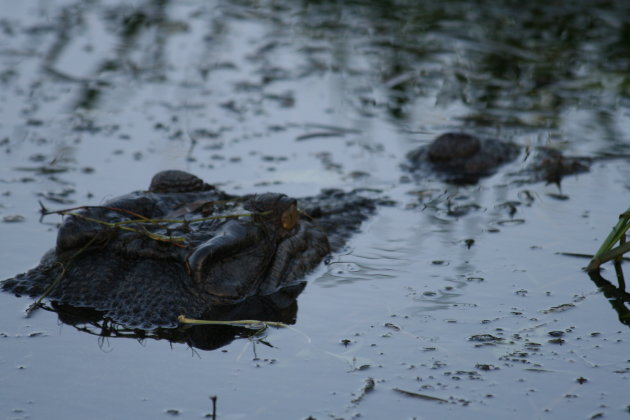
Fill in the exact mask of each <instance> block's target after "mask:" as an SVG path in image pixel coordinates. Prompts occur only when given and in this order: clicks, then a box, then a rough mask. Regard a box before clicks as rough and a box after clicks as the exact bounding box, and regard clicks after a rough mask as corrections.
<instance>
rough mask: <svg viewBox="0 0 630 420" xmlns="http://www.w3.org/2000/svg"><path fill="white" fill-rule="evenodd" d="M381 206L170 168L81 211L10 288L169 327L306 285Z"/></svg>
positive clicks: (349, 196)
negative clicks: (246, 185) (224, 182)
mask: <svg viewBox="0 0 630 420" xmlns="http://www.w3.org/2000/svg"><path fill="white" fill-rule="evenodd" d="M374 208H375V204H374V201H373V200H371V199H368V198H365V197H362V196H360V195H358V194H357V193H353V192H351V193H343V192H341V191H338V190H328V191H324V192H322V193H321V194H320V195H318V196H316V197H311V198H305V199H301V200H295V199H292V198H289V197H287V196H285V195H282V194H272V193H267V194H262V195H253V196H244V197H235V196H230V195H228V194H226V193H223V192H221V191H219V190H217V189H216V188H214V187H213V186H211V185H208V184H206V183H204V182H203V181H202V180H201V179H199V178H197V177H196V176H194V175H191V174H188V173H186V172H181V171H164V172H160V173H158V174H157V175H155V176H154V177H153V180H152V182H151V186H150V188H149V190H148V191H141V192H134V193H131V194H128V195H124V196H121V197H118V198H115V199H113V200H112V201H109V202H107V203H105V204H104V205H102V206H94V207H85V208H82V209H81V210H79V211H76V212H73V215H69V216H68V217H67V218H66V219H65V221H64V222H63V224H62V225H61V227H60V229H59V233H58V236H57V246H56V248H55V249H53V250H51V251H49V252H48V253H47V254H46V255H44V257H43V258H42V261H41V263H40V265H39V266H37V267H36V268H34V269H32V270H30V271H29V272H27V273H24V274H20V275H18V276H16V277H14V278H12V279H8V280H5V281H4V282H3V283H2V288H3V289H4V290H6V291H11V292H13V293H15V294H18V295H22V294H26V295H30V296H38V295H42V294H44V295H46V296H48V297H49V298H50V299H51V300H53V301H57V302H60V303H62V304H67V305H72V306H76V307H89V308H93V309H96V310H98V311H101V312H103V315H104V316H105V317H107V318H111V319H112V320H114V321H115V322H117V323H119V324H122V325H125V326H132V327H142V328H153V327H156V326H164V327H170V326H174V325H175V324H176V320H177V316H178V315H180V314H185V315H187V316H189V317H201V316H203V315H204V313H206V312H207V311H208V310H209V308H212V307H216V306H219V305H233V304H235V303H237V302H239V301H242V300H244V299H247V298H249V297H252V296H257V295H268V294H272V293H274V292H277V291H278V290H280V289H282V288H284V287H288V286H294V285H296V284H299V283H300V282H302V281H303V277H304V275H305V274H306V273H308V272H309V271H311V270H312V269H313V268H315V267H316V266H317V265H318V264H319V263H320V262H321V261H322V260H323V259H324V257H325V256H326V255H328V254H329V253H330V252H331V250H336V249H339V248H340V247H342V246H343V243H344V242H345V240H346V239H347V238H348V237H349V236H350V234H351V233H352V232H353V231H355V230H356V229H358V227H359V225H360V224H361V222H362V221H363V220H364V219H365V218H366V217H367V216H368V215H369V214H370V213H372V212H373V211H374ZM298 209H299V210H298ZM300 212H302V213H303V214H305V215H306V217H300ZM243 214H248V215H243ZM215 216H218V217H216V218H215ZM225 216H231V217H225Z"/></svg>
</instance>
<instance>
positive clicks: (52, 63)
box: [42, 0, 173, 109]
mask: <svg viewBox="0 0 630 420" xmlns="http://www.w3.org/2000/svg"><path fill="white" fill-rule="evenodd" d="M167 5H168V0H147V1H146V3H145V4H143V5H141V6H138V7H135V8H130V7H126V6H119V7H111V8H105V10H102V11H100V14H101V15H102V16H103V19H104V20H105V21H106V22H104V23H105V24H106V25H107V26H108V27H109V31H110V32H111V33H112V34H114V35H115V37H116V38H117V40H116V41H115V48H114V51H113V53H112V55H111V56H105V57H101V58H100V60H99V61H100V62H99V64H98V65H97V67H96V68H95V69H94V70H93V71H92V72H91V73H92V74H91V75H88V76H76V75H72V74H69V73H68V72H66V71H65V70H64V69H61V68H59V67H58V61H59V60H60V59H61V58H62V56H63V55H64V54H65V53H66V52H67V50H68V49H69V48H71V47H72V43H73V42H76V41H77V39H80V37H81V36H83V35H84V32H85V31H88V30H89V28H87V27H86V20H87V19H86V15H87V14H88V13H89V12H94V11H93V10H90V6H89V5H76V4H75V5H72V6H69V7H66V8H64V9H62V10H61V12H60V13H59V16H58V18H57V19H58V21H57V25H56V38H55V40H54V42H53V43H52V45H51V47H50V49H49V50H48V51H47V53H46V54H45V56H44V60H43V63H42V68H43V70H44V71H45V72H46V73H47V74H49V75H51V76H53V77H55V78H57V79H59V80H61V81H65V82H72V83H78V84H80V85H81V86H82V88H81V90H80V91H79V94H78V98H77V99H76V100H75V104H74V108H84V109H91V108H93V107H94V106H95V105H96V103H97V102H98V100H99V99H100V97H101V96H102V89H103V88H104V87H108V86H111V85H112V84H113V83H114V82H113V81H111V80H107V79H108V78H107V77H103V74H105V73H111V72H121V71H124V72H127V73H131V76H138V74H141V73H144V72H152V73H155V74H154V76H155V77H158V78H163V77H164V76H163V75H162V73H163V72H164V71H166V68H167V67H168V66H167V63H166V62H165V54H164V49H165V44H166V38H167V36H168V35H169V34H170V33H171V32H173V31H171V30H169V28H168V25H166V22H167V13H166V8H167ZM165 28H166V29H165ZM143 38H147V39H146V40H143ZM97 41H101V42H102V41H103V40H97ZM134 55H135V56H138V57H136V58H135V60H134V58H133V57H132V56H134ZM138 59H140V60H138ZM140 61H141V62H140Z"/></svg>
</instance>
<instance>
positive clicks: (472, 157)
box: [402, 132, 591, 185]
mask: <svg viewBox="0 0 630 420" xmlns="http://www.w3.org/2000/svg"><path fill="white" fill-rule="evenodd" d="M523 149H524V148H523V147H521V146H519V145H517V144H516V143H512V142H507V141H501V140H497V139H493V138H479V137H476V136H473V135H470V134H466V133H458V132H453V133H445V134H442V135H440V136H438V137H437V138H435V139H434V140H433V141H432V142H431V143H430V144H429V145H426V146H420V147H418V148H416V149H414V150H412V151H411V152H409V153H408V154H407V162H406V163H405V164H403V165H402V166H403V169H405V170H407V171H409V172H412V173H414V174H415V175H417V176H418V177H419V178H422V179H424V178H426V177H427V176H428V177H431V176H433V177H437V178H438V179H440V180H442V181H445V182H448V183H452V184H460V185H467V184H476V183H477V182H478V181H479V180H480V179H481V178H483V177H487V176H490V175H493V174H495V173H496V171H497V170H498V168H499V167H501V166H502V165H504V164H507V163H509V162H513V161H514V160H516V158H517V157H519V156H520V155H521V153H522V152H523ZM524 159H525V160H527V161H528V162H527V165H526V167H525V168H524V169H522V170H520V171H518V172H517V173H515V174H512V175H515V176H516V178H515V179H516V180H517V181H518V182H539V181H545V182H547V183H555V184H558V185H559V184H560V182H561V180H562V178H563V177H564V176H566V175H571V174H577V173H581V172H586V171H588V170H589V166H590V163H591V160H590V159H588V158H584V157H567V156H564V155H563V154H562V153H561V152H560V151H559V150H557V149H555V148H552V147H544V146H541V147H536V148H532V149H529V148H525V158H524Z"/></svg>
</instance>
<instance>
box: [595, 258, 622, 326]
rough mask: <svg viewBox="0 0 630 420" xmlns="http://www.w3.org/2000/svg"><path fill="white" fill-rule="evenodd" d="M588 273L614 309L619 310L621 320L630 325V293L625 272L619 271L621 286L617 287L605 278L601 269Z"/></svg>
mask: <svg viewBox="0 0 630 420" xmlns="http://www.w3.org/2000/svg"><path fill="white" fill-rule="evenodd" d="M620 274H621V276H620ZM588 275H589V277H590V278H591V280H593V282H594V283H595V285H596V286H597V287H599V289H600V290H601V291H602V293H604V296H605V297H606V298H607V299H608V302H610V304H611V305H612V307H613V309H614V310H615V311H617V314H619V321H620V322H621V323H622V324H626V325H628V326H630V309H629V308H628V306H626V305H630V293H627V292H626V291H625V282H624V281H623V274H622V273H618V278H619V283H620V287H616V286H615V285H614V284H612V283H611V282H610V281H608V280H606V279H605V278H603V277H602V276H601V274H600V272H599V270H595V271H591V272H589V273H588Z"/></svg>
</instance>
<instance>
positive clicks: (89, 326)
mask: <svg viewBox="0 0 630 420" xmlns="http://www.w3.org/2000/svg"><path fill="white" fill-rule="evenodd" d="M305 285H306V284H305V283H301V284H299V285H296V286H292V287H288V288H285V289H282V290H280V291H278V292H276V293H274V294H272V295H267V296H254V297H252V298H248V299H246V300H244V301H243V302H240V303H238V304H235V305H225V306H219V307H215V308H212V309H210V310H208V311H207V312H206V313H204V314H203V316H202V317H201V319H204V320H211V321H235V320H236V321H238V320H262V321H270V322H282V323H284V324H287V325H292V324H295V321H296V319H297V309H298V306H297V297H298V296H299V294H300V293H301V292H302V290H304V286H305ZM45 309H47V310H49V311H52V312H55V313H57V315H58V316H59V320H60V321H61V322H63V323H64V324H68V325H72V326H74V327H75V328H76V329H77V330H79V331H82V332H86V333H88V334H91V335H96V336H98V337H100V338H101V339H105V338H110V337H111V338H132V339H136V340H139V341H142V340H146V339H153V340H168V341H170V342H171V343H186V344H188V345H189V346H191V347H194V348H197V349H200V350H216V349H219V348H221V347H224V346H226V345H228V344H230V343H231V342H232V341H233V340H234V339H237V338H252V339H256V340H258V341H261V342H262V340H263V339H264V334H263V333H264V328H263V327H262V326H261V327H257V328H256V327H254V328H245V327H238V326H231V325H199V326H181V327H179V328H158V329H154V330H150V331H147V330H142V329H130V328H125V327H123V326H121V325H118V324H116V323H115V322H113V321H111V320H110V319H107V318H103V314H102V313H101V312H98V311H96V310H94V309H90V308H77V307H72V306H68V305H61V304H57V303H55V302H52V304H51V306H50V307H45ZM101 341H102V340H101Z"/></svg>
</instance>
